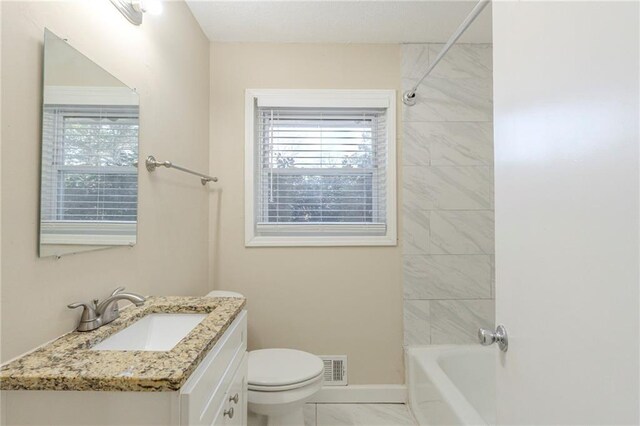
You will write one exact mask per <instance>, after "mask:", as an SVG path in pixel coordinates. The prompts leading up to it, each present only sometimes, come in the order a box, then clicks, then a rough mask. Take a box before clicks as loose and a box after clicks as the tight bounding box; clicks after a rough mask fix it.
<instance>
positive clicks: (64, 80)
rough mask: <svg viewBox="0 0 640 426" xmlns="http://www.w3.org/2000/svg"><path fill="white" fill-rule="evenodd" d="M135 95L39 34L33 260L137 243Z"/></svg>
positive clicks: (65, 46)
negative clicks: (36, 247)
mask: <svg viewBox="0 0 640 426" xmlns="http://www.w3.org/2000/svg"><path fill="white" fill-rule="evenodd" d="M137 161H138V95H137V93H136V92H135V91H134V90H132V89H130V88H129V87H127V86H126V85H124V84H123V83H122V82H120V81H119V80H117V79H116V78H115V77H113V76H112V75H111V74H109V73H108V72H106V71H105V70H104V69H102V68H100V67H99V66H98V65H96V64H95V63H93V62H92V61H91V60H89V59H88V58H86V57H85V56H84V55H82V54H81V53H80V52H78V51H77V50H76V49H74V48H73V47H71V46H70V45H69V44H68V43H67V42H66V41H64V40H63V39H61V38H59V37H57V36H56V35H55V34H53V33H52V32H50V31H49V30H45V42H44V94H43V108H42V181H41V185H40V256H41V257H43V256H52V255H57V256H60V255H63V254H68V253H77V252H81V251H87V250H96V249H101V248H105V247H108V246H122V245H133V244H135V243H136V226H137V216H138V212H137V210H138V208H137V207H138V173H137Z"/></svg>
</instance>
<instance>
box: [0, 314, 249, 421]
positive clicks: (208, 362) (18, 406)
mask: <svg viewBox="0 0 640 426" xmlns="http://www.w3.org/2000/svg"><path fill="white" fill-rule="evenodd" d="M247 392H248V390H247V313H246V311H242V312H240V313H239V314H238V316H237V317H236V318H235V320H234V321H233V322H232V323H231V324H230V325H229V327H228V328H227V330H226V331H225V332H224V333H223V335H222V336H221V337H220V339H219V340H218V341H217V342H216V344H215V345H214V347H213V348H212V349H211V350H210V351H209V353H208V354H207V356H206V357H205V358H204V359H203V360H202V361H201V362H200V364H199V365H198V367H197V368H196V369H195V370H194V372H193V373H192V374H191V375H190V377H189V379H187V381H186V382H185V384H184V385H183V386H182V387H181V388H180V390H179V391H174V392H126V391H122V392H100V391H63V390H56V391H49V390H46V391H37V390H28V391H23V390H20V391H18V390H7V391H2V396H3V398H2V399H3V401H2V417H1V419H2V425H3V426H4V425H6V426H14V425H61V426H62V425H64V426H73V425H78V426H79V425H83V426H94V425H95V426H97V425H109V426H125V425H126V426H133V425H166V426H191V425H193V426H200V425H203V426H204V425H206V426H212V425H216V426H218V425H224V426H232V425H233V426H240V425H246V424H247Z"/></svg>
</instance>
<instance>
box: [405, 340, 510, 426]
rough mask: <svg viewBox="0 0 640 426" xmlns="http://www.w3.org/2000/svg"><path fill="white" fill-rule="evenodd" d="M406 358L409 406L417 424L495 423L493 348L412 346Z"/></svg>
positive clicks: (494, 362) (494, 359)
mask: <svg viewBox="0 0 640 426" xmlns="http://www.w3.org/2000/svg"><path fill="white" fill-rule="evenodd" d="M406 357H407V363H406V365H407V384H408V389H409V407H410V408H411V411H412V413H413V415H414V416H415V418H416V420H418V423H419V424H420V425H421V426H423V425H433V426H436V425H438V426H441V425H492V424H495V415H496V414H495V393H496V391H495V387H496V380H495V371H496V357H497V352H496V349H495V347H493V346H489V347H483V346H480V345H447V346H435V345H434V346H412V347H408V348H407V351H406Z"/></svg>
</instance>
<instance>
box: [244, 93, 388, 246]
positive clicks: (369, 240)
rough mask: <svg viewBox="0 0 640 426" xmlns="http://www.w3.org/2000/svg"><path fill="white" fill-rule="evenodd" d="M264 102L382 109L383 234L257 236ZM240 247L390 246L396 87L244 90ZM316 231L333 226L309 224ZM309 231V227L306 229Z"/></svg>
mask: <svg viewBox="0 0 640 426" xmlns="http://www.w3.org/2000/svg"><path fill="white" fill-rule="evenodd" d="M258 99H260V104H261V105H263V106H273V107H301V108H302V107H309V108H313V107H316V108H321V107H325V108H340V107H343V108H385V109H386V115H387V116H386V123H387V156H386V162H387V163H386V173H387V176H386V178H387V179H386V203H387V205H386V214H387V218H386V220H387V226H386V232H385V234H384V235H364V234H363V235H330V236H323V235H299V236H297V235H282V236H266V235H257V234H256V217H257V212H256V199H255V197H256V186H257V167H258V159H257V158H256V144H257V141H256V128H255V125H256V112H257V101H258ZM244 176H245V180H244V195H245V246H247V247H283V246H298V247H301V246H395V245H397V244H398V239H397V205H396V91H395V90H289V89H282V90H281V89H247V90H246V92H245V165H244ZM313 226H314V227H317V232H318V234H321V233H322V232H323V231H330V230H331V227H332V226H335V225H332V224H327V225H313ZM307 231H308V229H307Z"/></svg>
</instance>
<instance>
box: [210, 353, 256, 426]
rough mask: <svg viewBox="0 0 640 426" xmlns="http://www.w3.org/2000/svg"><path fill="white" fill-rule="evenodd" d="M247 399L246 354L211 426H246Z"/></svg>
mask: <svg viewBox="0 0 640 426" xmlns="http://www.w3.org/2000/svg"><path fill="white" fill-rule="evenodd" d="M247 397H248V386H247V354H246V353H245V354H244V356H243V357H242V362H241V363H240V365H239V366H238V369H237V370H236V372H235V374H234V375H233V380H232V382H231V385H230V386H229V389H228V390H227V392H226V393H225V397H224V402H223V404H222V407H221V408H220V411H219V412H218V414H217V416H216V418H215V420H214V421H213V423H212V426H246V425H247V408H248V407H247Z"/></svg>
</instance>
